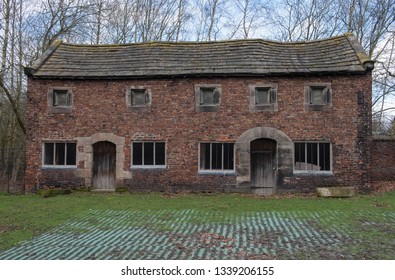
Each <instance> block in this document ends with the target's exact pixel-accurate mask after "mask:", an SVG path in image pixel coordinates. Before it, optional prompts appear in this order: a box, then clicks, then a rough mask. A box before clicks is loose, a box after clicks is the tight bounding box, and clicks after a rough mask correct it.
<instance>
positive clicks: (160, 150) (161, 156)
mask: <svg viewBox="0 0 395 280" xmlns="http://www.w3.org/2000/svg"><path fill="white" fill-rule="evenodd" d="M155 165H165V143H155Z"/></svg>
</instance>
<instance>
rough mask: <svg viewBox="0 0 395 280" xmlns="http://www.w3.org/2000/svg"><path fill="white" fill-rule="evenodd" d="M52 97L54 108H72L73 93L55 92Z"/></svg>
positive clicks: (65, 91)
mask: <svg viewBox="0 0 395 280" xmlns="http://www.w3.org/2000/svg"><path fill="white" fill-rule="evenodd" d="M52 95H53V96H52V106H53V107H68V106H71V93H69V91H68V90H53V92H52Z"/></svg>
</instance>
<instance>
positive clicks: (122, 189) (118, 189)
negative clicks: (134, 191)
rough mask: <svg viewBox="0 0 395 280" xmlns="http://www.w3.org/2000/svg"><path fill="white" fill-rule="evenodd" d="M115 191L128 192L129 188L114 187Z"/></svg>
mask: <svg viewBox="0 0 395 280" xmlns="http://www.w3.org/2000/svg"><path fill="white" fill-rule="evenodd" d="M115 192H116V193H128V192H129V189H128V188H127V187H116V188H115Z"/></svg>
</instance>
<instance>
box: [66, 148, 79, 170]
mask: <svg viewBox="0 0 395 280" xmlns="http://www.w3.org/2000/svg"><path fill="white" fill-rule="evenodd" d="M76 147H77V144H76V143H67V158H66V164H67V165H76V157H77V153H76Z"/></svg>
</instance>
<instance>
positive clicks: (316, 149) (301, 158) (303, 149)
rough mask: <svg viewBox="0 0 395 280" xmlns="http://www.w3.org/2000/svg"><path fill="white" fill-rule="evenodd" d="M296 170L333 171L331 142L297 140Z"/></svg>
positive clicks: (295, 144)
mask: <svg viewBox="0 0 395 280" xmlns="http://www.w3.org/2000/svg"><path fill="white" fill-rule="evenodd" d="M294 170H295V171H301V172H331V171H332V148H331V144H330V143H328V142H295V143H294Z"/></svg>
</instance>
